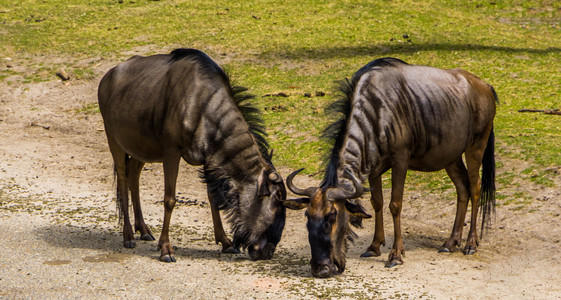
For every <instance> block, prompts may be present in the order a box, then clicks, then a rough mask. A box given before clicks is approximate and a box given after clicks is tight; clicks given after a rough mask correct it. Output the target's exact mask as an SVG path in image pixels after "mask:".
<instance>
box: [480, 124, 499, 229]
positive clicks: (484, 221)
mask: <svg viewBox="0 0 561 300" xmlns="http://www.w3.org/2000/svg"><path fill="white" fill-rule="evenodd" d="M493 131H494V129H493V128H491V133H490V134H489V139H488V140H487V148H485V153H484V154H483V161H482V165H483V170H482V172H481V173H482V174H481V198H480V200H479V206H480V207H482V208H483V211H482V212H481V238H483V232H484V229H485V225H487V226H490V225H491V218H490V217H491V212H492V213H493V215H494V214H495V204H496V201H495V191H496V188H495V134H494V132H493Z"/></svg>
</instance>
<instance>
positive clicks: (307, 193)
mask: <svg viewBox="0 0 561 300" xmlns="http://www.w3.org/2000/svg"><path fill="white" fill-rule="evenodd" d="M302 170H304V168H302V169H299V170H296V171H294V172H292V173H290V175H288V177H286V186H287V187H288V189H289V190H290V191H292V192H293V193H294V194H296V195H300V196H308V197H310V198H312V197H313V196H314V194H315V190H316V188H313V187H310V188H307V189H301V188H297V187H296V186H295V185H294V184H293V183H292V179H293V178H294V176H296V174H298V173H300V172H302Z"/></svg>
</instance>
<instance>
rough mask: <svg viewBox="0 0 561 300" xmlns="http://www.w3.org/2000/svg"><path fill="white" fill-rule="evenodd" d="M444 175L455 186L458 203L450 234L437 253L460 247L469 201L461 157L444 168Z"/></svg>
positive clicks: (467, 180) (467, 184) (466, 176)
mask: <svg viewBox="0 0 561 300" xmlns="http://www.w3.org/2000/svg"><path fill="white" fill-rule="evenodd" d="M446 173H448V176H450V179H452V182H453V183H454V185H455V186H456V193H457V197H458V201H457V205H456V219H455V221H454V227H452V234H451V235H450V237H449V238H448V240H447V241H446V242H445V243H444V245H443V246H442V248H441V249H440V250H439V251H438V252H453V251H455V250H456V246H461V240H462V231H463V228H464V221H465V218H466V211H467V206H468V200H469V178H468V173H467V170H466V167H465V165H464V162H463V161H462V157H461V156H460V158H459V159H458V160H456V162H455V163H453V164H452V165H450V166H448V167H447V168H446Z"/></svg>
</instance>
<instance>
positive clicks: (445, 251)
mask: <svg viewBox="0 0 561 300" xmlns="http://www.w3.org/2000/svg"><path fill="white" fill-rule="evenodd" d="M449 252H452V251H450V249H448V248H446V247H442V248H440V249H438V253H449Z"/></svg>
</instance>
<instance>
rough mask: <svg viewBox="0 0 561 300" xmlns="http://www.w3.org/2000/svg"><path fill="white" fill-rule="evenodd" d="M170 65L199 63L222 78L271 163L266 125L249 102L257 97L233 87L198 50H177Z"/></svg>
mask: <svg viewBox="0 0 561 300" xmlns="http://www.w3.org/2000/svg"><path fill="white" fill-rule="evenodd" d="M170 55H171V58H170V63H173V62H176V61H178V60H182V59H190V60H194V61H196V62H197V63H198V65H199V66H200V68H201V69H202V70H203V71H204V73H214V74H217V75H219V76H220V78H222V80H223V81H224V84H226V85H227V86H228V87H229V88H230V95H231V96H232V98H233V99H234V102H235V103H236V106H237V107H238V109H239V110H240V113H241V114H242V117H243V118H244V120H245V121H246V122H247V124H248V125H249V131H250V132H251V134H252V135H253V138H254V139H255V142H256V143H257V146H258V147H259V151H260V152H261V154H262V155H263V157H264V158H265V159H266V160H267V161H268V162H270V158H269V144H268V143H267V140H266V139H265V138H266V136H267V133H266V132H265V125H264V122H263V118H262V117H261V111H260V110H259V109H258V108H256V107H255V106H253V104H252V103H250V102H249V101H248V100H251V99H253V98H255V95H251V94H249V93H246V91H247V88H245V87H242V86H233V85H232V82H231V80H230V76H228V74H227V73H226V72H225V71H224V70H223V69H222V68H221V67H220V66H219V65H218V64H217V63H216V62H214V60H212V58H210V57H209V56H208V55H206V54H205V53H204V52H202V51H200V50H196V49H175V50H173V51H172V52H171V53H170Z"/></svg>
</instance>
